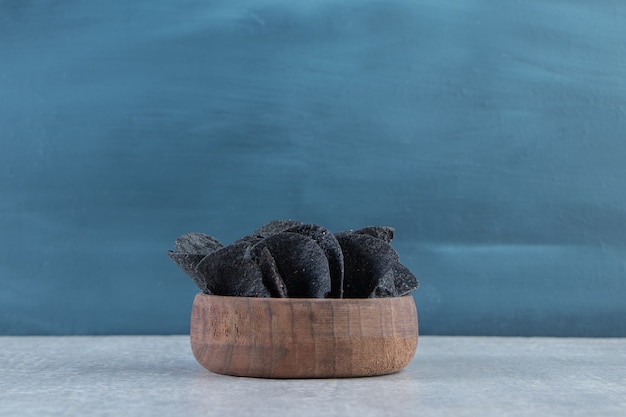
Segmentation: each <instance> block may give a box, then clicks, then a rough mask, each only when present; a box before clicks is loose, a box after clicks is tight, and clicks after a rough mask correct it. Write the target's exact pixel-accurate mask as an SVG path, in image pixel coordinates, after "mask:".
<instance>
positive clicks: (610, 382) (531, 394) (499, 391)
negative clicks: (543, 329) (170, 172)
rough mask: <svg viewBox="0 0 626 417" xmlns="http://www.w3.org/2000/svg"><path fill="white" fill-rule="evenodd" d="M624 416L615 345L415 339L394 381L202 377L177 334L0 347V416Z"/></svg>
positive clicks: (622, 365)
mask: <svg viewBox="0 0 626 417" xmlns="http://www.w3.org/2000/svg"><path fill="white" fill-rule="evenodd" d="M105 415H107V416H108V415H111V416H161V415H163V416H213V415H215V416H224V417H235V416H255V417H257V416H259V417H263V416H282V415H285V416H302V417H306V416H325V417H328V416H359V417H368V416H387V415H388V416H448V415H450V416H498V417H501V416H585V417H588V416H626V339H552V338H493V337H421V338H420V342H419V347H418V351H417V355H416V356H415V359H414V360H413V362H412V363H411V364H410V365H409V366H408V367H407V368H406V369H405V370H403V371H402V372H399V373H397V374H394V375H388V376H382V377H373V378H356V379H330V380H266V379H252V378H237V377H229V376H222V375H216V374H212V373H210V372H208V371H206V370H204V369H203V368H202V367H201V366H200V365H198V364H197V363H196V361H195V359H194V358H193V355H192V353H191V350H190V347H189V340H188V337H186V336H115V337H105V336H95V337H6V336H5V337H0V416H3V417H4V416H16V417H18V416H105Z"/></svg>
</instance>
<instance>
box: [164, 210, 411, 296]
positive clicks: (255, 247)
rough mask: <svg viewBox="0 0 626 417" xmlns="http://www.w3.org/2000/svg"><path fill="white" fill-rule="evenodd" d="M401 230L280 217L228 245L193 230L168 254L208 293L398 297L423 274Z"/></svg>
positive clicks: (180, 239) (178, 241)
mask: <svg viewBox="0 0 626 417" xmlns="http://www.w3.org/2000/svg"><path fill="white" fill-rule="evenodd" d="M393 234H394V229H393V228H392V227H386V226H370V227H365V228H363V229H359V230H351V231H347V232H341V233H336V234H333V233H331V232H330V231H328V230H327V229H326V228H324V227H322V226H318V225H315V224H304V223H302V222H298V221H294V220H276V221H273V222H270V223H268V224H266V225H264V226H262V227H261V228H259V229H258V230H256V231H254V232H253V233H252V234H250V235H248V236H245V237H243V238H241V239H239V240H237V241H236V242H234V243H232V244H231V245H228V246H224V245H222V244H221V243H220V242H218V241H217V240H216V239H215V238H213V237H211V236H208V235H205V234H202V233H187V234H184V235H182V236H180V237H179V238H178V239H176V251H175V252H172V251H168V255H169V257H170V258H171V259H172V260H173V261H174V262H175V263H176V264H177V265H178V266H180V267H181V268H182V269H183V271H185V273H187V275H189V276H190V277H191V278H192V279H193V281H194V282H195V283H196V284H197V285H198V287H200V289H201V290H202V292H204V293H206V294H216V295H229V296H239V297H304V298H378V297H398V296H402V295H405V294H408V293H409V292H411V291H413V290H415V289H416V288H417V287H418V281H417V279H416V278H415V276H414V275H413V274H412V273H411V271H409V270H408V269H407V268H406V267H405V266H404V265H402V264H401V263H400V261H399V259H398V254H397V252H396V251H395V250H393V248H392V247H391V246H390V245H389V243H390V242H391V240H392V239H393Z"/></svg>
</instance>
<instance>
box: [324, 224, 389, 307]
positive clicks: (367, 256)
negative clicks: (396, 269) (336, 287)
mask: <svg viewBox="0 0 626 417" xmlns="http://www.w3.org/2000/svg"><path fill="white" fill-rule="evenodd" d="M335 237H336V238H337V240H338V241H339V244H340V245H341V250H342V251H343V260H344V277H343V282H344V286H343V297H344V298H373V297H377V296H394V295H395V294H396V289H395V284H394V278H393V275H392V274H391V275H390V274H389V270H390V269H391V268H392V267H393V265H395V264H396V263H397V262H398V254H397V253H396V251H395V250H393V248H392V247H391V246H389V244H388V243H386V242H385V241H383V240H381V239H379V238H376V237H373V236H370V235H367V234H360V233H354V232H343V233H338V234H336V235H335ZM384 294H389V295H384Z"/></svg>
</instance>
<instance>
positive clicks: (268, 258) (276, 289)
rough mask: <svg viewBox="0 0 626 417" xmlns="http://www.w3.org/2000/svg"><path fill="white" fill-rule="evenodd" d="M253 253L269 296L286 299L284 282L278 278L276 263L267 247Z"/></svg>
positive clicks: (258, 248)
mask: <svg viewBox="0 0 626 417" xmlns="http://www.w3.org/2000/svg"><path fill="white" fill-rule="evenodd" d="M254 252H255V255H254V258H255V260H256V263H257V264H258V265H259V267H260V268H261V273H262V274H263V284H265V287H266V288H267V289H268V290H269V292H270V294H271V296H272V297H280V298H285V297H288V296H289V295H288V294H287V288H286V287H285V282H284V281H283V278H282V277H281V276H280V273H279V272H278V266H276V261H275V260H274V257H273V256H272V254H271V253H270V251H269V250H268V249H267V247H265V246H263V247H257V248H256V249H255V251H254Z"/></svg>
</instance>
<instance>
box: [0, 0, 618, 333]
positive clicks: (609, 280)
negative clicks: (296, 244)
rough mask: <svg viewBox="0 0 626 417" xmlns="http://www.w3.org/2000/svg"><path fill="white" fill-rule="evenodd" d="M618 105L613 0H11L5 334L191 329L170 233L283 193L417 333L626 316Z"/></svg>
mask: <svg viewBox="0 0 626 417" xmlns="http://www.w3.org/2000/svg"><path fill="white" fill-rule="evenodd" d="M296 3H297V4H296ZM625 129H626V6H625V5H624V2H623V1H621V0H607V1H556V0H552V1H545V0H536V1H525V2H517V1H504V2H502V1H495V0H494V1H479V0H476V1H471V0H465V1H458V2H439V1H413V0H393V1H371V0H370V1H346V2H336V1H309V2H290V1H281V0H276V1H259V0H256V1H222V2H220V1H214V2H206V1H187V2H184V1H182V2H181V1H176V2H174V1H165V0H163V1H153V0H151V1H147V0H146V1H132V2H127V1H106V2H73V1H47V2H46V1H37V2H30V1H0V144H1V147H0V199H1V201H0V333H1V334H103V333H184V332H187V331H188V326H189V310H190V306H191V301H192V299H193V295H194V294H195V292H196V289H195V287H194V285H193V283H192V282H191V280H190V279H188V278H186V277H185V276H184V275H183V273H182V272H180V271H179V270H178V269H177V267H176V266H175V265H174V264H173V263H172V262H171V261H170V260H169V259H168V258H167V256H166V255H165V251H166V249H170V248H173V240H174V239H175V238H176V237H177V236H178V235H179V234H182V233H184V232H188V231H202V232H206V233H209V234H211V235H214V236H216V237H218V238H219V239H220V240H222V241H223V242H225V243H229V242H231V241H232V240H234V239H236V238H238V237H240V236H242V235H244V234H247V233H248V232H250V231H252V230H253V229H255V228H256V227H257V226H259V225H260V224H262V223H264V222H266V221H269V220H272V219H276V218H287V217H289V218H295V219H299V220H302V221H306V222H314V223H321V224H323V225H325V226H327V227H328V228H330V229H331V230H333V231H340V230H345V229H350V228H358V227H362V226H365V225H370V224H381V225H392V226H395V227H396V228H397V234H396V235H397V238H396V240H395V241H394V247H395V248H396V250H397V251H398V252H399V253H400V256H401V259H402V260H403V262H404V263H405V264H406V265H407V266H409V267H410V268H411V269H412V270H413V271H414V272H415V273H416V275H418V277H419V278H420V280H421V284H422V285H421V288H420V289H419V290H418V291H417V292H416V293H415V297H416V300H417V303H418V309H419V312H420V324H421V331H422V333H427V334H487V335H494V334H499V335H570V336H571V335H590V336H617V335H621V336H626V320H624V318H626V302H625V301H624V299H625V296H626V279H625V278H626V234H625V233H624V232H625V231H626V226H625V225H626V209H625V207H626V163H625V162H626V135H625Z"/></svg>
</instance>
